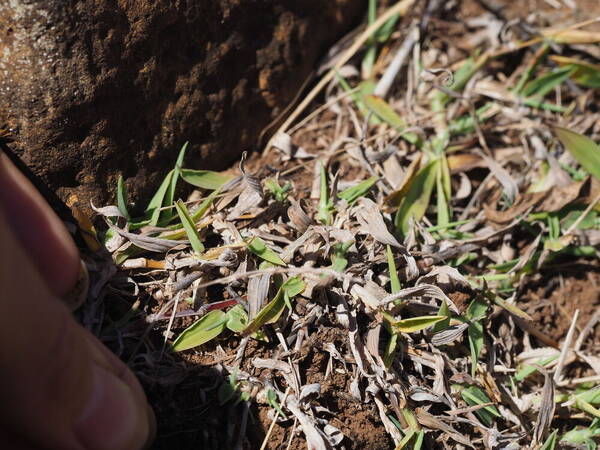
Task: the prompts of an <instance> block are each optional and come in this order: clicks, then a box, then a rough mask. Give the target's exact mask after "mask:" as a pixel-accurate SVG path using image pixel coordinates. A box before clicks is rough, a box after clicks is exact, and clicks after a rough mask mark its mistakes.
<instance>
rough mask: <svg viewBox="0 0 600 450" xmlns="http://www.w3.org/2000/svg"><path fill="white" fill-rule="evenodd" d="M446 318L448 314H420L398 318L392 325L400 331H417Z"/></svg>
mask: <svg viewBox="0 0 600 450" xmlns="http://www.w3.org/2000/svg"><path fill="white" fill-rule="evenodd" d="M445 319H446V316H420V317H411V318H410V319H401V320H397V321H395V322H392V324H391V325H392V327H394V330H396V331H397V332H399V333H416V332H417V331H421V330H424V329H425V328H429V327H430V326H433V325H435V324H436V323H438V322H441V321H442V320H445Z"/></svg>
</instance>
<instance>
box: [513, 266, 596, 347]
mask: <svg viewBox="0 0 600 450" xmlns="http://www.w3.org/2000/svg"><path fill="white" fill-rule="evenodd" d="M569 266H570V267H561V268H560V269H559V270H560V271H559V272H554V273H553V274H548V273H547V274H546V276H544V277H543V278H542V279H541V280H540V281H538V282H536V283H532V285H531V287H530V288H529V289H528V290H527V291H526V292H525V294H524V296H523V298H524V299H525V300H527V312H528V313H529V314H530V315H531V317H532V318H533V323H535V324H536V326H537V327H538V328H539V329H540V331H542V332H543V333H544V334H545V335H546V336H548V337H550V338H552V339H554V340H555V341H556V342H561V341H562V340H563V339H564V338H565V336H566V334H567V331H568V329H569V327H570V326H571V322H572V320H573V315H574V314H575V311H576V310H579V314H580V315H579V319H578V321H577V324H578V325H577V329H578V331H579V332H581V330H582V329H583V328H584V327H585V325H586V324H587V323H588V321H589V320H590V319H591V318H592V317H593V316H594V314H596V313H597V311H598V310H599V309H600V271H599V269H598V267H596V266H589V265H583V264H579V265H578V264H569ZM591 335H592V336H593V338H592V339H589V340H588V342H593V343H594V345H595V346H596V348H595V353H596V354H597V353H598V350H599V349H600V347H599V346H598V343H599V342H600V326H598V325H597V326H595V327H594V329H592V331H591ZM576 336H577V335H576Z"/></svg>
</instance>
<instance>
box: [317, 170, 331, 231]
mask: <svg viewBox="0 0 600 450" xmlns="http://www.w3.org/2000/svg"><path fill="white" fill-rule="evenodd" d="M319 177H320V193H319V210H318V211H317V220H318V221H319V222H321V223H322V224H323V225H331V222H332V221H333V217H332V210H333V205H332V204H331V199H330V198H329V186H328V185H327V172H326V170H325V166H324V165H323V163H322V162H319Z"/></svg>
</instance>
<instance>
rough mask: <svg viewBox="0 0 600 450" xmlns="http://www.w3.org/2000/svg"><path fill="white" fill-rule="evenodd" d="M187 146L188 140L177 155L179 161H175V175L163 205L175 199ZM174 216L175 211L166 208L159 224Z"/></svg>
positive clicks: (169, 203) (168, 220) (167, 204)
mask: <svg viewBox="0 0 600 450" xmlns="http://www.w3.org/2000/svg"><path fill="white" fill-rule="evenodd" d="M187 146H188V143H187V142H186V143H185V144H183V147H181V150H179V155H178V156H177V161H176V162H175V168H174V169H173V176H172V177H171V182H170V183H169V187H168V189H167V192H165V198H164V200H163V202H162V204H163V206H170V205H172V204H173V201H174V200H175V190H176V189H177V182H178V181H179V174H180V172H181V165H182V164H183V159H184V158H185V151H186V149H187ZM173 217H175V211H173V210H172V209H166V210H164V211H163V212H162V214H161V220H159V222H158V225H166V224H168V223H169V222H170V221H171V219H173Z"/></svg>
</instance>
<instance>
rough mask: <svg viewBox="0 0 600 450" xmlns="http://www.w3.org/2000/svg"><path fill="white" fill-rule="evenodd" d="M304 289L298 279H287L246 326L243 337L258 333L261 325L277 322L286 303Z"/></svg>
mask: <svg viewBox="0 0 600 450" xmlns="http://www.w3.org/2000/svg"><path fill="white" fill-rule="evenodd" d="M304 289H305V284H304V282H303V281H302V280H301V279H300V278H298V277H293V278H290V279H288V280H287V281H286V282H285V283H283V284H282V285H281V287H280V288H279V290H278V291H277V294H276V295H275V297H274V298H273V300H271V301H270V302H269V303H267V304H266V305H265V306H264V308H263V309H261V310H260V312H259V313H258V314H257V315H256V317H255V318H254V320H252V322H250V323H249V324H248V326H246V328H245V329H244V331H243V335H244V336H248V335H250V334H252V333H255V332H256V331H258V330H259V328H260V327H262V326H263V325H267V324H269V323H275V322H277V320H278V319H279V317H281V314H282V313H283V311H284V309H285V306H286V302H287V303H289V301H290V299H291V298H292V297H294V296H296V295H298V294H300V293H301V292H302V291H304Z"/></svg>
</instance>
